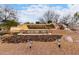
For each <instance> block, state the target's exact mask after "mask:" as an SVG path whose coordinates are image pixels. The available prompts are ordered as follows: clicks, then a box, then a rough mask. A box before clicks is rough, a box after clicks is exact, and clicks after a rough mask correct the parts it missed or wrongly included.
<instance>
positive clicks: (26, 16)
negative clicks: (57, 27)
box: [0, 4, 79, 23]
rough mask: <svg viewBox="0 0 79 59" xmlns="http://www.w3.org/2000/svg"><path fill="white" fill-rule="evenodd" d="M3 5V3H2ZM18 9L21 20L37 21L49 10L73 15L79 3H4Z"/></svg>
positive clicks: (78, 9)
mask: <svg viewBox="0 0 79 59" xmlns="http://www.w3.org/2000/svg"><path fill="white" fill-rule="evenodd" d="M0 6H1V5H0ZM4 6H8V7H9V8H13V9H15V10H16V11H17V15H18V19H19V22H22V23H24V22H28V21H29V22H35V21H38V18H40V17H42V16H43V14H44V13H45V12H46V11H47V10H52V11H55V12H57V13H59V14H60V15H62V16H63V15H67V14H71V15H73V14H74V13H75V12H77V11H79V5H73V4H7V5H6V4H4Z"/></svg>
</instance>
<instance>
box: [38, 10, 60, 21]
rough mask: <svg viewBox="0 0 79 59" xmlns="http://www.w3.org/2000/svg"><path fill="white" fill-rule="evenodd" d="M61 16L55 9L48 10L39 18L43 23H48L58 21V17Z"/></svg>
mask: <svg viewBox="0 0 79 59" xmlns="http://www.w3.org/2000/svg"><path fill="white" fill-rule="evenodd" d="M59 16H60V15H59V14H57V13H56V12H55V11H51V10H48V11H47V12H45V14H44V15H43V17H42V18H40V19H39V20H40V21H41V22H42V23H48V22H49V21H52V22H55V23H57V22H58V19H59Z"/></svg>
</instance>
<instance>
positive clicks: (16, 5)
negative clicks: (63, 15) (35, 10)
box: [8, 4, 68, 10]
mask: <svg viewBox="0 0 79 59" xmlns="http://www.w3.org/2000/svg"><path fill="white" fill-rule="evenodd" d="M30 5H38V4H8V6H9V7H10V8H13V9H16V10H24V9H26V8H23V7H29V6H30ZM43 5H48V6H49V7H52V6H55V7H56V6H60V7H63V8H68V5H67V4H43Z"/></svg>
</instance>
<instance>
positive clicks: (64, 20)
mask: <svg viewBox="0 0 79 59" xmlns="http://www.w3.org/2000/svg"><path fill="white" fill-rule="evenodd" d="M71 20H72V17H71V15H66V16H63V17H62V19H60V23H62V24H64V25H66V26H68V25H69V23H71Z"/></svg>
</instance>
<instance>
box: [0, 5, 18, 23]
mask: <svg viewBox="0 0 79 59" xmlns="http://www.w3.org/2000/svg"><path fill="white" fill-rule="evenodd" d="M13 19H17V12H16V11H15V10H13V9H10V8H8V7H7V6H5V7H4V8H1V10H0V21H2V22H4V21H6V20H13Z"/></svg>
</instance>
